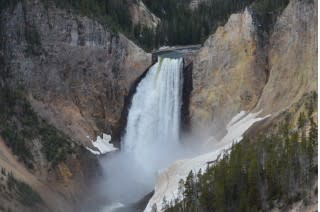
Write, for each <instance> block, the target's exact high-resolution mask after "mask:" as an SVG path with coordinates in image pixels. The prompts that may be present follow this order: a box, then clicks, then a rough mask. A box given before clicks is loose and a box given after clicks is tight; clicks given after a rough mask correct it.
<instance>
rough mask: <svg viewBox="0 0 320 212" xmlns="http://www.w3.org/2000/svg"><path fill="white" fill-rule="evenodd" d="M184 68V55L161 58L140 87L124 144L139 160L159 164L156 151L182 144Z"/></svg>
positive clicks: (133, 102) (132, 106)
mask: <svg viewBox="0 0 320 212" xmlns="http://www.w3.org/2000/svg"><path fill="white" fill-rule="evenodd" d="M182 69H183V63H182V58H159V60H158V62H157V63H156V64H155V65H153V66H152V67H151V69H150V70H149V72H148V74H147V75H146V77H145V78H144V79H143V80H142V81H141V83H140V84H139V85H138V87H137V91H136V93H135V95H134V97H133V99H132V105H131V108H130V111H129V115H128V122H127V127H126V133H125V136H124V139H123V141H122V145H123V151H125V152H132V153H133V154H134V155H135V157H136V159H138V160H143V161H144V160H151V162H155V164H152V165H156V164H157V162H156V160H157V159H158V158H154V156H157V154H155V152H154V151H160V152H161V151H162V150H164V151H170V149H171V148H170V147H174V146H175V145H177V144H178V143H179V131H180V109H181V104H182V103H181V98H182V81H183V80H182V76H183V75H182ZM149 162H150V161H149Z"/></svg>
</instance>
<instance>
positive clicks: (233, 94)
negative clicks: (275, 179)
mask: <svg viewBox="0 0 320 212" xmlns="http://www.w3.org/2000/svg"><path fill="white" fill-rule="evenodd" d="M316 5H317V1H298V0H291V1H290V3H289V4H288V6H287V8H286V9H285V10H284V11H283V12H282V14H281V15H280V16H279V17H278V18H277V20H276V23H275V24H274V26H273V27H272V29H271V31H270V33H269V36H261V34H266V33H265V32H263V29H261V28H260V26H261V25H260V23H259V20H257V19H256V18H255V16H254V14H253V12H252V11H249V10H245V11H244V12H243V13H240V14H236V15H232V16H231V17H230V19H229V21H228V23H227V24H226V25H225V26H224V27H220V28H218V30H217V31H216V33H215V34H214V35H212V36H211V37H210V38H209V39H208V40H207V41H206V42H205V44H204V47H203V48H202V49H201V50H200V53H199V55H198V57H197V58H196V60H195V62H194V81H193V85H194V90H193V94H192V98H191V107H190V110H191V116H192V117H191V120H192V123H193V126H194V128H197V127H200V128H202V127H204V126H212V128H211V129H210V130H209V131H210V132H212V129H213V134H215V135H216V136H217V137H218V138H219V137H220V136H221V134H224V132H225V131H224V130H223V129H224V126H226V123H227V122H228V121H229V120H230V119H231V117H232V116H233V115H234V114H236V113H238V112H240V111H241V110H244V111H251V110H253V111H256V112H257V111H260V110H262V111H263V114H273V115H274V116H275V115H276V114H277V113H278V112H280V111H282V110H285V109H286V108H287V107H288V106H290V105H291V104H293V103H294V102H297V101H298V100H299V99H300V98H301V97H302V96H303V94H305V93H307V92H310V91H312V90H316V89H317V81H316V80H315V79H316V76H317V63H316V56H317V45H316V43H317V38H316V36H317V11H316V9H315V8H316Z"/></svg>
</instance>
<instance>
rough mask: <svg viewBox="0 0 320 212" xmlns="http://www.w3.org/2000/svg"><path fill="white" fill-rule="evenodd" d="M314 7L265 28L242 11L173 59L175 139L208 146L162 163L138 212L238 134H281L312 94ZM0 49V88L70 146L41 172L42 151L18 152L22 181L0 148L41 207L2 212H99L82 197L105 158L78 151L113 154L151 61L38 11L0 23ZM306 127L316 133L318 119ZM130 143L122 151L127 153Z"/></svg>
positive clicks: (1, 161)
mask: <svg viewBox="0 0 320 212" xmlns="http://www.w3.org/2000/svg"><path fill="white" fill-rule="evenodd" d="M192 2H194V3H193V4H198V1H192ZM317 4H318V2H317V1H316V0H306V1H301V0H290V1H289V3H288V5H287V6H286V8H284V9H283V11H281V12H280V13H279V14H277V15H275V16H273V17H269V18H270V22H271V24H270V26H269V25H268V26H267V25H266V24H265V23H264V22H263V19H262V18H261V17H260V16H259V15H258V14H256V13H255V12H254V11H253V10H252V8H250V7H247V8H246V9H244V10H243V11H240V12H238V13H236V14H232V15H231V16H230V17H229V19H228V21H227V22H226V23H225V24H224V25H222V26H220V27H218V29H217V30H216V31H215V32H214V33H213V34H212V35H210V37H208V38H207V39H206V40H205V42H204V44H203V45H202V46H201V47H200V48H199V49H198V48H197V49H196V50H193V51H187V52H183V54H184V56H183V57H184V67H183V72H184V73H183V75H184V83H185V84H184V86H185V87H183V91H182V94H181V95H182V97H181V98H182V102H183V103H182V109H181V110H182V112H181V119H182V121H181V123H175V126H176V127H175V129H177V128H181V129H183V130H182V132H183V133H182V135H181V137H183V136H185V137H186V140H188V139H187V138H188V136H190V137H191V138H192V139H191V138H190V139H191V140H193V141H192V142H193V143H195V144H196V145H197V146H202V145H207V146H206V148H207V151H206V152H202V153H206V154H203V155H198V156H197V157H193V156H194V155H193V156H192V157H191V156H186V155H185V156H181V157H179V158H175V159H172V161H170V163H171V162H172V163H173V162H174V161H175V160H176V159H185V160H179V161H177V162H174V163H173V164H172V165H171V166H168V167H167V164H166V166H165V167H167V168H165V169H164V170H162V172H161V173H159V175H158V178H157V181H156V183H155V190H154V194H153V196H152V197H151V198H150V201H148V203H147V206H146V210H145V211H152V210H154V205H156V206H157V208H158V209H160V208H161V204H162V200H163V198H164V197H166V198H167V199H168V200H172V199H173V198H174V195H173V197H172V194H176V193H175V192H177V188H178V181H179V179H181V178H185V177H186V175H187V174H188V172H189V171H190V170H191V169H199V168H204V167H205V166H206V164H207V162H209V161H213V160H215V159H216V158H217V156H218V155H219V153H220V152H221V151H222V150H224V149H227V148H229V147H230V145H231V144H232V142H233V141H237V142H239V141H240V140H241V138H242V137H243V135H244V134H246V135H247V136H255V135H256V134H258V132H266V131H268V130H269V129H271V128H272V127H271V126H277V125H279V124H280V120H283V119H284V113H286V112H287V111H291V110H293V109H292V108H293V107H294V106H295V105H296V104H297V103H299V102H301V101H304V99H305V96H306V95H308V94H310V93H312V92H316V94H317V80H316V76H317V68H318V67H317V24H318V23H317V9H316V8H317V6H318V5H317ZM192 7H194V6H192ZM131 12H132V15H133V20H134V23H139V21H141V24H143V25H146V26H151V27H155V26H156V25H157V24H158V23H159V21H161V20H160V19H159V18H157V17H156V16H155V15H154V14H152V13H151V12H150V11H149V10H148V8H146V6H145V5H144V4H143V3H139V4H138V5H134V7H132V8H131ZM0 40H1V42H0V73H1V76H0V85H1V89H3V90H4V88H6V89H8V90H11V91H21V90H22V91H23V92H22V93H23V96H24V98H25V99H26V101H27V102H28V104H30V106H31V108H32V110H33V111H34V112H35V113H36V114H37V116H38V117H39V119H41V120H44V121H45V122H46V123H48V124H49V125H50V126H53V127H54V128H55V129H56V130H57V131H59V132H61V133H63V134H64V135H65V136H67V137H69V138H70V140H71V141H72V145H73V149H74V153H72V154H68V155H67V156H66V160H65V161H62V162H59V163H58V165H56V166H51V164H50V162H49V161H48V159H46V158H45V156H44V155H45V154H44V153H43V152H42V148H43V147H42V144H41V142H39V141H37V139H33V141H32V142H30V144H29V146H28V148H30V149H32V150H33V151H32V154H33V156H34V158H35V162H34V164H35V168H34V169H33V170H29V169H28V168H26V167H25V164H23V163H22V162H21V161H19V160H18V159H17V158H16V157H15V156H14V154H13V153H12V152H11V151H10V149H7V148H5V147H4V148H1V152H0V156H1V157H0V167H5V168H6V170H7V171H8V172H12V173H13V174H14V175H15V177H16V178H18V179H19V180H21V181H24V182H26V183H27V184H30V186H31V187H32V188H34V189H35V190H36V191H37V192H38V193H39V194H40V196H41V197H42V198H43V199H44V203H42V204H40V206H35V207H26V206H24V205H21V203H19V202H18V201H16V200H14V203H12V204H11V203H10V202H9V203H8V202H7V201H6V200H5V199H3V198H0V205H4V206H5V207H8V208H9V207H15V209H16V210H18V211H21V210H23V211H35V210H37V211H43V210H48V211H75V210H77V209H78V208H79V207H81V203H82V202H89V203H88V204H94V203H96V202H98V203H97V204H100V203H101V201H103V200H99V201H98V200H96V199H95V198H96V197H95V196H94V195H92V196H90V195H89V196H87V195H86V193H89V192H90V194H91V193H92V192H93V191H92V190H91V189H92V187H91V186H92V185H94V184H95V183H96V179H98V178H99V179H100V178H101V176H102V175H103V174H102V173H103V171H102V169H103V167H101V164H99V160H101V159H103V160H105V158H104V157H105V156H101V155H100V156H99V155H94V154H92V153H91V152H90V151H88V150H87V148H90V149H91V150H94V151H97V152H99V151H100V149H99V148H97V147H96V146H94V145H93V142H94V141H95V140H96V138H97V136H102V134H103V133H105V134H108V135H110V136H111V138H112V140H111V142H112V143H113V145H115V146H116V147H117V148H122V147H123V143H121V139H122V137H123V136H124V133H125V129H124V128H125V127H126V125H127V123H128V121H129V119H130V108H131V106H134V103H133V101H135V100H133V99H132V98H134V94H136V93H137V91H136V89H139V87H138V86H139V85H141V82H142V81H143V80H144V79H145V78H146V77H147V76H148V74H149V73H150V72H151V71H152V68H150V67H151V66H152V65H154V64H156V63H159V62H160V61H161V60H162V59H160V58H159V59H157V61H154V60H153V57H155V56H154V55H152V53H148V52H146V51H144V50H143V49H141V48H140V47H139V46H137V45H136V44H135V43H134V42H133V41H131V40H130V39H128V38H127V37H126V36H125V35H124V34H122V33H118V32H114V31H113V30H112V29H111V27H110V28H108V27H105V26H103V25H102V24H101V23H99V21H97V20H95V19H94V18H90V17H86V16H81V15H79V14H77V13H74V12H73V11H71V10H65V9H61V8H58V7H56V6H55V5H54V4H53V3H49V4H45V3H43V2H42V1H39V0H26V1H21V2H18V3H17V4H16V5H15V6H14V7H13V8H8V9H6V10H5V11H2V12H1V21H0ZM173 51H174V52H179V50H173ZM180 62H181V61H180ZM160 63H161V62H160ZM164 63H166V62H164ZM166 65H167V66H169V64H166ZM140 99H143V97H141V98H140ZM141 103H142V101H141ZM140 107H142V106H141V105H140ZM154 107H155V106H154ZM138 108H139V107H138ZM160 109H161V108H160ZM160 109H159V110H160ZM297 111H299V110H297ZM178 113H179V114H177V111H175V114H176V115H180V112H178ZM296 113H297V114H298V112H296ZM296 116H297V115H296ZM313 117H314V121H315V122H317V118H316V117H317V111H316V112H315V114H314V115H313ZM161 118H162V117H159V119H161ZM171 118H173V117H171ZM15 119H16V118H12V120H13V121H12V122H14V121H15ZM127 119H128V120H127ZM179 119H180V117H179ZM295 119H297V118H295ZM171 121H172V120H171ZM171 121H170V122H171ZM175 121H177V120H175ZM177 125H179V126H177ZM180 125H181V126H180ZM143 126H144V127H145V126H146V125H143ZM157 126H158V125H157ZM163 127H168V126H163ZM132 129H134V128H132ZM148 132H149V131H148ZM132 133H133V131H132ZM132 133H131V134H130V133H129V134H130V135H133V134H134V133H133V134H132ZM0 134H1V133H0ZM141 136H142V135H140V137H139V136H138V137H139V138H141ZM175 136H177V135H176V134H175ZM2 137H3V136H2ZM171 137H172V136H171ZM139 138H137V140H138V139H139ZM128 139H129V138H128ZM2 140H3V139H1V140H0V141H1V143H0V144H1V145H4V146H5V144H4V143H5V142H3V141H2ZM38 140H39V139H38ZM40 140H41V139H40ZM129 140H130V139H129ZM217 141H220V142H217ZM107 142H109V141H107ZM131 142H132V143H130V144H127V145H128V148H129V147H130V148H131V147H133V146H135V145H136V144H135V140H131ZM208 143H209V144H208ZM34 144H37V145H34ZM139 145H140V146H139V148H140V149H143V147H144V146H147V144H145V143H142V144H139ZM209 147H210V148H209ZM100 153H101V151H100ZM139 153H140V152H139ZM108 154H109V153H107V155H108ZM110 154H112V153H110ZM106 157H107V156H106ZM146 158H148V157H145V158H144V160H147V159H146ZM8 163H9V164H14V165H8ZM161 168H164V167H162V166H161ZM111 172H112V170H111ZM106 189H107V188H106ZM149 192H151V190H150V191H149ZM93 193H94V192H93ZM313 204H315V203H313Z"/></svg>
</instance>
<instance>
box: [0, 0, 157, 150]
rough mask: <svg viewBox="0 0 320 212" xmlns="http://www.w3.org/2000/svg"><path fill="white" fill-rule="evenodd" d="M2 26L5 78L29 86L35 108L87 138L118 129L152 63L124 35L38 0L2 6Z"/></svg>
mask: <svg viewBox="0 0 320 212" xmlns="http://www.w3.org/2000/svg"><path fill="white" fill-rule="evenodd" d="M1 29H2V31H1V54H0V57H1V61H3V63H4V64H3V67H4V70H3V71H1V72H2V73H6V74H3V78H4V79H5V81H6V82H8V83H9V84H10V86H11V87H13V88H18V87H23V88H24V89H25V90H27V91H28V92H29V99H30V101H31V103H32V105H33V108H34V110H35V111H37V112H38V113H39V114H40V115H41V116H42V117H43V118H45V119H46V120H48V121H49V123H51V124H53V125H54V126H55V127H57V128H58V129H60V130H62V131H64V132H65V133H66V134H68V135H69V136H70V137H72V138H74V139H75V140H79V141H82V143H84V144H88V141H89V139H88V138H87V136H90V137H91V139H93V138H94V137H95V136H96V135H97V134H99V133H101V132H105V133H108V134H112V133H113V131H114V129H115V128H116V127H117V125H118V121H119V119H120V115H121V110H122V107H123V104H124V97H125V95H126V94H127V92H128V90H129V88H130V86H131V84H132V83H133V81H134V80H135V79H136V78H137V77H138V76H139V75H141V74H142V73H143V71H144V70H145V69H146V68H147V67H148V66H149V65H150V64H151V55H150V54H147V53H145V52H144V51H143V50H142V49H140V48H139V47H137V46H136V45H135V44H134V43H132V42H131V41H130V40H128V39H127V38H125V37H124V36H123V35H121V34H115V33H112V32H110V31H108V30H107V29H105V28H104V27H103V26H102V25H100V24H99V23H98V22H97V21H94V20H92V19H89V18H87V17H81V16H78V15H74V14H72V13H71V12H70V11H65V10H60V9H58V8H56V7H55V6H54V5H52V4H48V5H44V4H43V3H41V2H40V1H38V0H28V1H23V2H20V3H18V4H17V5H16V6H15V7H14V8H13V9H12V10H7V11H5V12H3V13H2V16H1Z"/></svg>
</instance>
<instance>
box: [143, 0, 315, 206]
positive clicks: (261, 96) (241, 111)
mask: <svg viewBox="0 0 320 212" xmlns="http://www.w3.org/2000/svg"><path fill="white" fill-rule="evenodd" d="M316 8H317V1H312V0H308V1H307V0H306V1H301V0H291V1H290V2H289V4H288V5H287V7H286V8H285V10H284V11H283V12H282V13H281V14H280V16H278V17H277V19H276V21H275V24H274V25H273V27H271V31H269V34H267V35H264V34H265V33H264V32H261V31H259V30H261V28H260V27H259V22H258V21H259V20H257V19H255V18H253V15H252V13H251V12H249V10H248V9H247V10H245V11H244V12H243V13H239V14H234V15H232V16H231V17H230V19H229V21H228V22H227V24H226V25H225V26H224V27H220V28H218V29H217V31H216V32H215V34H214V35H212V36H211V37H209V38H208V40H207V41H206V43H205V44H204V46H203V47H202V48H201V49H200V51H199V53H198V55H197V57H196V59H195V61H194V68H193V87H194V89H193V92H192V98H191V105H190V108H189V109H190V112H191V114H190V115H191V124H192V128H193V130H194V131H195V132H197V129H198V128H206V127H208V128H209V132H208V134H209V135H210V136H211V137H209V139H208V135H205V136H206V143H205V145H206V151H208V152H209V153H206V154H202V155H200V156H197V157H194V158H191V159H188V160H179V161H176V162H175V163H173V164H172V165H171V166H169V167H168V168H167V169H165V170H163V171H162V172H161V174H160V175H159V177H158V179H157V182H156V186H155V192H154V194H153V196H152V198H151V199H150V201H149V203H148V205H147V207H146V209H145V211H154V208H155V207H158V209H159V208H161V203H162V200H163V199H164V197H166V201H168V202H170V201H171V200H174V199H175V198H179V192H178V191H179V180H180V179H186V177H187V175H188V173H189V171H190V170H193V171H194V173H197V170H198V169H199V168H200V167H203V168H205V167H206V166H207V163H208V162H212V161H214V160H216V159H217V157H218V154H219V152H220V151H222V150H223V149H228V148H229V147H230V146H231V145H232V143H233V142H234V141H239V140H241V138H242V136H243V134H244V133H245V132H246V131H247V130H248V129H249V131H247V133H246V136H249V137H250V136H256V135H257V132H258V133H259V132H268V131H270V130H271V131H272V130H273V129H272V128H274V127H279V126H280V125H281V124H280V123H282V121H283V120H285V119H287V117H288V116H287V114H290V116H291V118H292V120H294V121H293V122H294V123H296V122H297V120H298V117H299V114H300V112H306V111H307V109H306V105H308V102H310V99H313V100H312V102H313V101H314V102H316V101H317V98H316V96H317V62H316V61H317V9H316ZM313 104H316V103H313ZM245 111H246V112H245ZM260 111H261V112H260ZM235 114H237V115H235ZM267 114H268V115H267ZM232 117H233V118H232ZM312 117H314V120H315V119H316V117H317V111H316V112H314V113H312ZM256 119H257V120H258V121H259V120H260V121H261V120H263V121H262V122H261V123H258V124H255V125H253V127H251V126H252V124H254V122H255V121H257V120H256ZM249 127H251V128H249ZM224 128H227V131H228V133H225V131H224V130H223V129H224ZM292 128H293V129H294V127H292ZM201 133H202V134H203V131H201ZM224 134H226V135H225V136H224V137H223V139H220V138H221V136H222V135H224ZM234 135H236V136H234ZM212 137H213V138H212ZM219 137H220V138H219ZM198 140H199V142H198V143H199V145H202V143H201V140H200V139H198ZM216 140H218V141H219V142H215V141H216ZM225 144H228V145H230V146H228V145H225ZM210 145H211V146H210ZM223 145H225V146H223ZM210 151H211V152H210ZM315 202H316V200H315ZM311 204H312V206H310V208H300V206H301V205H300V203H298V204H295V205H294V207H293V208H298V209H297V210H299V209H300V210H309V209H310V210H311V209H312V208H311V207H313V206H314V205H313V204H317V203H313V202H312V203H311Z"/></svg>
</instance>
